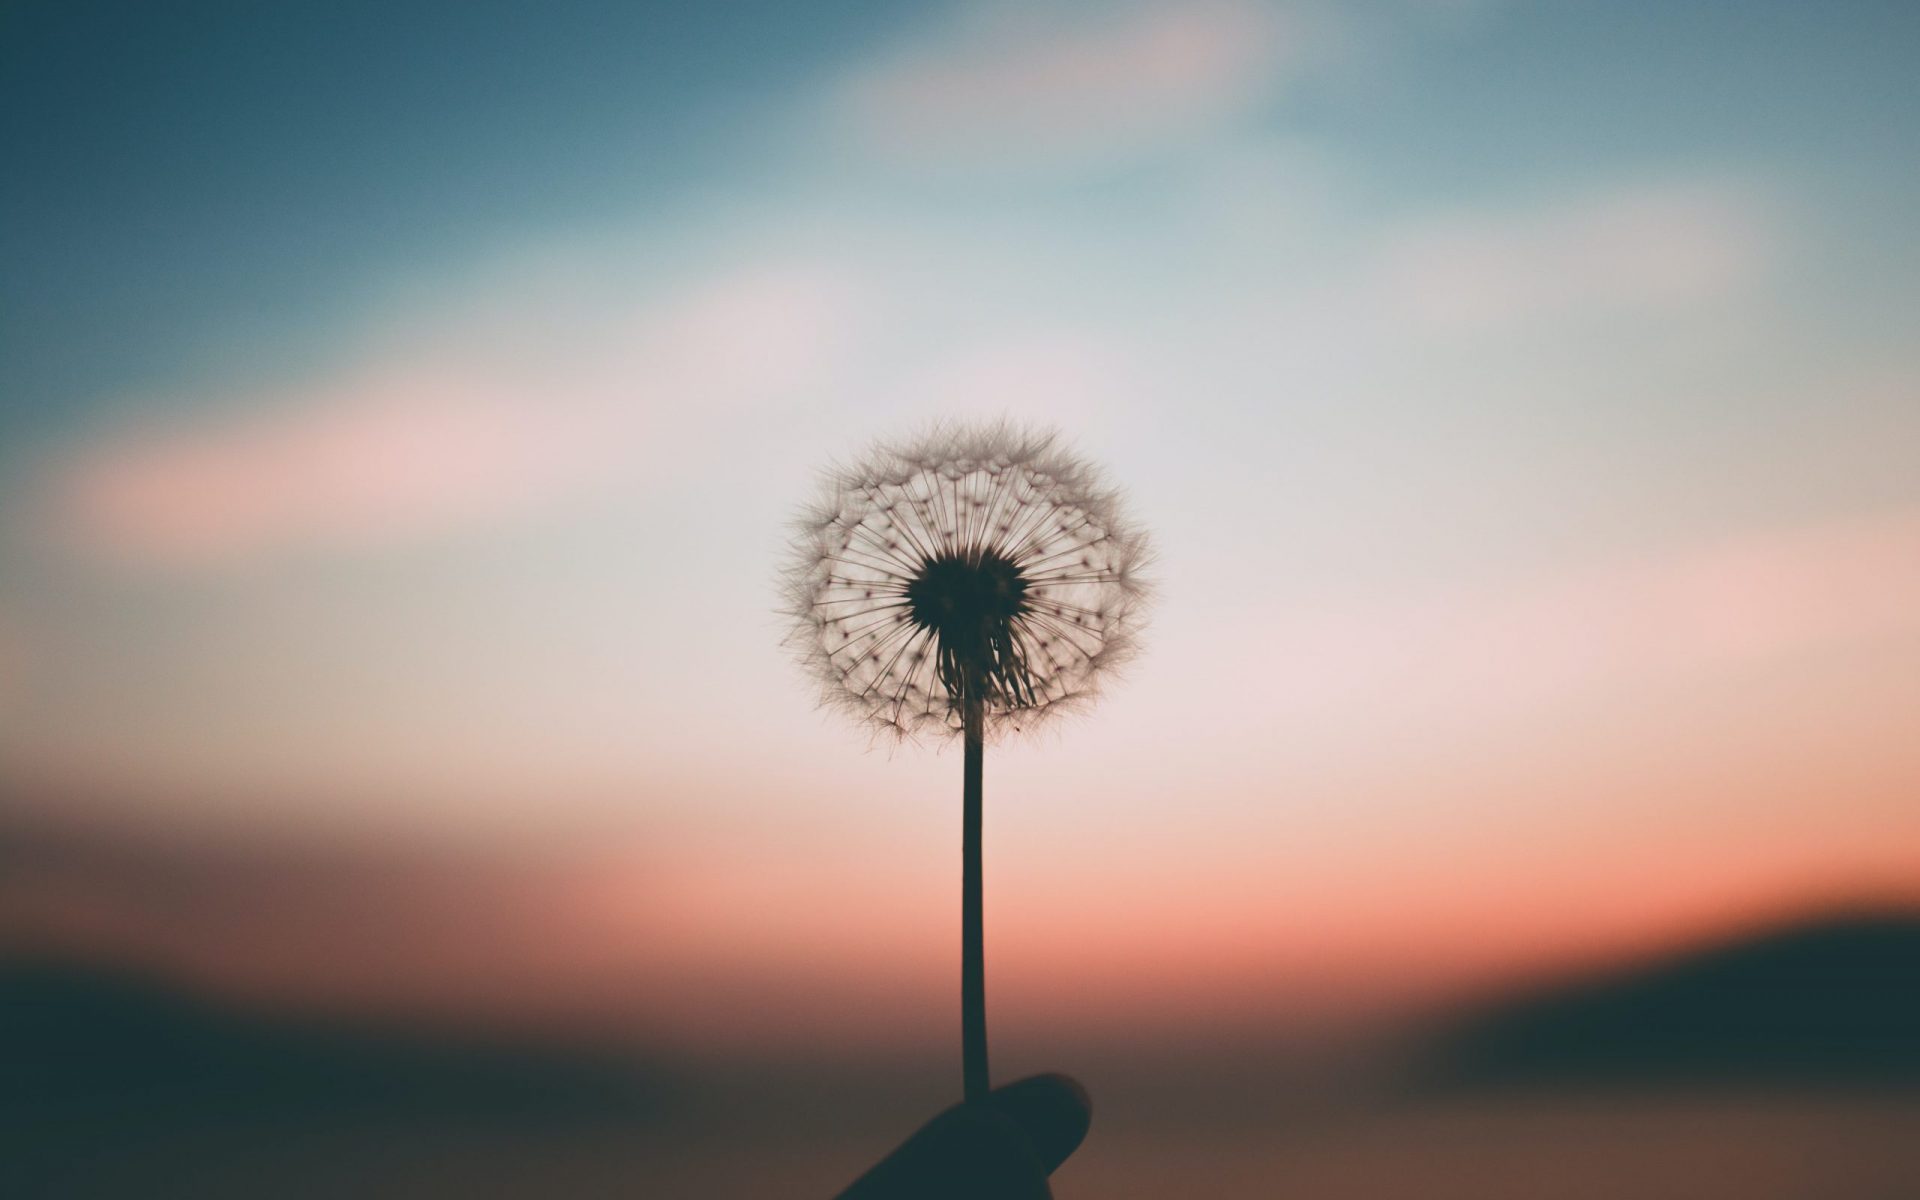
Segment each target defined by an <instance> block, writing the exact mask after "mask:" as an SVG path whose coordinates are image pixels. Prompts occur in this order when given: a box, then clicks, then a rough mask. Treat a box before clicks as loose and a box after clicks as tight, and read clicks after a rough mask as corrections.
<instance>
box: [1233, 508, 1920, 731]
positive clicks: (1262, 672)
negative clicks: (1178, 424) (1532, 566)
mask: <svg viewBox="0 0 1920 1200" xmlns="http://www.w3.org/2000/svg"><path fill="white" fill-rule="evenodd" d="M1249 626H1250V627H1251V628H1253V629H1257V631H1258V635H1257V636H1255V635H1254V634H1252V633H1250V632H1248V627H1249ZM1220 628H1221V630H1222V632H1224V633H1225V634H1226V635H1227V638H1226V644H1228V645H1232V646H1237V647H1244V646H1248V645H1257V646H1259V647H1261V652H1260V654H1258V655H1256V656H1254V659H1251V660H1249V659H1244V658H1243V659H1242V665H1243V669H1245V670H1247V671H1250V672H1254V673H1255V674H1256V676H1257V677H1260V678H1264V679H1268V680H1270V681H1272V691H1271V693H1270V694H1271V695H1272V698H1273V700H1274V702H1275V704H1276V706H1277V707H1278V708H1280V709H1284V710H1286V711H1289V712H1300V713H1307V712H1312V713H1321V714H1326V713H1331V712H1334V711H1337V710H1340V709H1353V710H1360V711H1364V712H1365V713H1367V715H1368V720H1369V722H1370V723H1372V722H1374V721H1376V720H1377V719H1378V718H1379V717H1380V715H1381V714H1382V712H1383V711H1387V710H1391V711H1394V712H1400V713H1423V714H1432V715H1443V716H1444V717H1445V718H1446V719H1448V720H1453V719H1460V718H1463V719H1469V720H1471V719H1476V718H1477V717H1480V716H1485V715H1487V714H1489V713H1506V712H1521V711H1528V710H1529V709H1531V708H1532V707H1533V706H1535V705H1537V704H1540V703H1547V702H1552V701H1555V700H1558V699H1562V698H1567V697H1573V696H1578V695H1581V694H1583V693H1589V692H1592V691H1595V690H1598V689H1607V688H1613V687H1623V686H1624V687H1637V686H1644V685H1645V684H1647V683H1648V682H1650V681H1662V680H1671V679H1684V678H1689V677H1697V676H1699V675H1702V674H1707V673H1713V672H1718V671H1724V670H1727V669H1731V668H1736V667H1739V666H1741V665H1744V664H1748V663H1757V662H1765V661H1769V660H1773V659H1778V658H1784V657H1787V656H1791V655H1795V654H1801V653H1807V652H1814V651H1820V650H1829V649H1832V648H1835V647H1843V646H1848V645H1859V644H1870V643H1871V642H1873V641H1874V640H1875V639H1880V638H1888V637H1896V636H1912V635H1914V634H1920V512H1916V511H1894V512H1887V513H1880V514H1871V515H1865V516H1861V517H1857V518H1853V519H1849V520H1840V521H1832V522H1827V523H1822V524H1812V525H1806V526H1800V527H1791V528H1784V529H1777V530H1767V531H1756V532H1753V533H1748V534H1744V535H1740V536H1735V537H1729V538H1727V539H1724V540H1721V541H1718V542H1713V543H1709V544H1705V545H1701V546H1699V547H1697V548H1695V549H1693V550H1691V551H1687V552H1679V553H1674V554H1671V555H1667V556H1663V557H1659V558H1652V559H1647V560H1642V561H1637V562H1634V561H1628V562H1616V563H1610V564H1596V565H1593V566H1590V567H1587V568H1584V569H1577V570H1571V571H1567V572H1563V573H1555V574H1551V575H1541V576H1535V577H1532V578H1519V579H1513V580H1509V581H1506V582H1502V583H1493V582H1489V583H1486V584H1483V585H1480V586H1477V587H1471V588H1462V589H1457V590H1451V591H1446V592H1436V593H1429V594H1426V595H1424V596H1423V595H1418V594H1416V595H1410V596H1407V597H1401V598H1396V599H1394V600H1391V601H1382V602H1378V603H1373V604H1343V605H1337V606H1331V607H1328V608H1325V609H1296V610H1292V611H1278V612H1276V611H1272V610H1269V609H1263V610H1262V611H1260V612H1258V613H1257V614H1250V615H1249V616H1248V617H1247V618H1246V621H1245V622H1244V623H1243V622H1232V623H1222V625H1221V627H1220ZM1272 715H1273V714H1272V712H1267V713H1265V714H1264V717H1263V719H1270V718H1271V716H1272Z"/></svg>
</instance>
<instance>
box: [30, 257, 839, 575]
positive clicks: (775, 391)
mask: <svg viewBox="0 0 1920 1200" xmlns="http://www.w3.org/2000/svg"><path fill="white" fill-rule="evenodd" d="M854 290H855V289H854V288H853V286H852V285H851V284H850V283H849V281H847V280H846V279H845V278H844V277H842V276H841V275H840V274H838V273H837V272H834V271H831V270H826V269H820V268H811V267H770V268H766V269H761V270H755V271H749V272H746V273H743V274H741V275H738V276H735V277H730V278H726V279H722V280H720V281H717V282H715V283H713V284H711V285H708V286H706V287H703V288H698V289H695V290H693V291H691V292H689V293H688V294H686V295H684V296H682V297H679V298H677V299H675V300H673V301H672V302H670V303H667V304H664V305H649V306H645V307H641V308H637V309H634V310H632V311H630V312H629V313H627V314H624V315H622V314H619V313H613V314H599V313H594V314H583V315H582V316H581V318H580V320H579V321H578V322H577V326H578V328H576V329H574V330H573V331H571V332H572V333H573V335H574V336H573V337H572V338H571V340H569V341H568V344H567V346H566V352H565V353H564V354H555V353H554V352H553V350H552V347H551V346H545V347H542V346H541V345H534V346H531V347H529V346H526V345H524V344H523V345H520V346H517V347H516V346H513V345H509V344H502V343H501V342H500V341H498V340H497V339H494V338H492V337H491V336H490V335H489V333H488V332H487V330H486V329H485V328H481V329H477V330H468V331H465V332H464V333H460V332H458V331H456V333H455V334H454V335H453V336H446V335H444V334H443V335H442V336H439V337H437V338H435V339H432V340H431V341H430V342H423V343H422V344H421V345H419V346H416V347H414V348H413V349H411V350H403V351H401V352H400V353H397V354H394V355H391V356H388V357H387V358H385V359H382V360H379V361H374V362H367V363H361V364H358V365H355V366H353V367H351V368H349V369H345V370H342V371H341V372H339V373H338V374H336V375H335V376H334V377H332V378H330V379H328V380H326V381H324V382H323V383H321V384H319V385H317V386H314V387H310V388H306V389H301V390H293V391H286V392H270V393H266V394H262V395H258V396H252V397H247V398H245V400H244V403H242V404H240V405H237V406H234V407H235V409H236V410H237V411H238V414H239V415H237V416H228V417H226V418H224V419H208V420H203V421H199V422H196V423H193V424H188V425H179V426H176V427H172V428H161V429H158V430H147V431H140V432H126V433H121V434H119V435H116V436H110V437H107V438H103V439H101V440H99V441H96V442H94V443H91V444H87V445H83V446H81V447H79V448H78V449H77V450H75V451H73V452H72V453H70V454H69V455H68V456H67V457H66V458H65V460H64V461H62V462H60V463H58V464H56V466H55V467H54V469H53V471H52V473H51V476H52V477H51V483H50V486H49V488H48V491H47V494H46V496H45V500H46V505H45V506H44V508H43V510H42V511H43V513H44V515H45V518H46V520H47V521H48V523H49V525H50V527H51V530H52V533H53V537H54V540H55V541H56V542H58V543H59V544H61V545H64V546H66V547H68V548H71V549H74V550H77V551H79V552H80V553H82V554H83V555H85V556H88V557H94V558H99V559H104V560H107V561H112V562H118V563H122V564H129V565H136V566H144V567H163V568H189V567H196V566H210V565H216V564H225V563H230V562H233V561H236V560H244V559H251V558H253V557H255V556H258V555H261V554H270V553H276V552H282V551H287V550H300V551H313V550H336V551H337V550H347V549H356V548H367V547H375V546H381V545H388V544H393V543H397V542H407V541H413V540H417V539H420V538H423V537H430V536H437V535H444V534H449V533H455V532H459V531H461V530H466V529H472V528H485V527H488V526H491V525H497V524H498V523H500V522H503V521H506V520H509V519H512V518H514V517H516V516H518V515H521V514H525V513H529V512H535V511H540V510H542V509H547V508H551V507H553V506H556V505H559V504H562V503H565V502H568V501H572V500H577V499H580V498H581V497H583V496H587V495H590V494H592V493H594V492H595V491H596V489H601V488H604V487H607V486H610V485H615V484H617V483H618V482H619V481H620V480H621V479H623V478H626V477H630V476H633V475H636V474H638V473H639V472H638V471H637V468H639V467H640V466H642V465H643V464H648V463H650V462H652V461H653V460H654V453H653V446H654V444H655V442H656V441H657V438H658V434H659V432H660V431H661V430H662V429H663V428H665V429H672V430H675V431H678V432H684V430H685V429H686V427H687V425H688V423H689V422H690V421H694V420H710V421H713V420H722V419H726V418H727V417H728V415H729V414H737V413H738V411H739V410H740V409H741V408H742V407H750V406H752V405H755V404H766V403H772V402H777V401H778V400H779V399H780V398H781V397H783V396H787V395H789V394H792V393H794V392H796V391H797V390H800V389H803V388H805V387H807V386H810V385H812V384H814V383H816V382H817V381H818V380H819V379H820V378H821V377H822V375H823V373H825V372H828V371H830V370H832V369H833V367H834V366H835V364H836V363H837V362H838V361H839V358H840V357H841V356H842V355H843V354H844V353H845V352H846V350H847V348H848V345H849V341H848V339H849V338H850V336H851V329H852V327H853V323H854V321H855V319H856V315H855V311H854V310H855V307H856V300H855V297H854ZM581 328H584V329H585V331H586V332H585V334H584V336H583V335H581V333H580V329H581ZM535 340H536V342H537V341H538V339H535Z"/></svg>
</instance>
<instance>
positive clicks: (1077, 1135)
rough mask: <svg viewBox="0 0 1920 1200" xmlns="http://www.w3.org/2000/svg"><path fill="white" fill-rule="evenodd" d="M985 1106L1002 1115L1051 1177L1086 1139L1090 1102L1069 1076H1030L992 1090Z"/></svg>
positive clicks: (1084, 1090)
mask: <svg viewBox="0 0 1920 1200" xmlns="http://www.w3.org/2000/svg"><path fill="white" fill-rule="evenodd" d="M987 1103H989V1104H991V1105H992V1106H993V1107H994V1108H995V1109H996V1110H998V1111H999V1112H1001V1113H1003V1114H1005V1115H1006V1116H1007V1118H1008V1119H1009V1120H1011V1121H1012V1122H1013V1123H1014V1125H1015V1126H1016V1127H1017V1128H1018V1129H1019V1130H1020V1132H1021V1134H1022V1135H1023V1136H1024V1137H1025V1138H1026V1139H1027V1141H1028V1142H1029V1143H1030V1144H1031V1145H1032V1146H1033V1151H1034V1154H1035V1156H1037V1157H1038V1158H1039V1159H1040V1161H1041V1162H1042V1163H1044V1164H1045V1166H1046V1169H1047V1172H1048V1173H1049V1174H1051V1173H1052V1172H1053V1171H1055V1170H1057V1169H1058V1168H1059V1166H1060V1164H1061V1163H1064V1162H1066V1161H1067V1158H1068V1156H1070V1155H1071V1154H1072V1153H1073V1152H1074V1151H1075V1150H1077V1149H1079V1147H1080V1143H1081V1142H1083V1141H1085V1140H1086V1136H1087V1130H1088V1128H1089V1127H1090V1126H1091V1125H1092V1123H1093V1100H1092V1098H1091V1097H1089V1096H1088V1095H1087V1089H1086V1088H1084V1087H1082V1086H1081V1085H1080V1081H1079V1080H1077V1079H1074V1078H1073V1077H1072V1076H1070V1075H1061V1074H1057V1073H1049V1074H1045V1075H1033V1076H1030V1077H1028V1078H1026V1079H1022V1080H1019V1081H1018V1082H1015V1083H1009V1084H1007V1085H1006V1086H1005V1087H1000V1088H996V1089H994V1090H993V1092H992V1093H990V1094H989V1095H988V1097H987Z"/></svg>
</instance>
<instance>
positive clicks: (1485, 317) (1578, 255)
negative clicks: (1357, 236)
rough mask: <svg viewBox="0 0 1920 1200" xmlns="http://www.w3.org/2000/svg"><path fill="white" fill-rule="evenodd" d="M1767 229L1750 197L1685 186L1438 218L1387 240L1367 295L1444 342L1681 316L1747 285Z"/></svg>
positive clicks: (1762, 257)
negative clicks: (1583, 322)
mask: <svg viewBox="0 0 1920 1200" xmlns="http://www.w3.org/2000/svg"><path fill="white" fill-rule="evenodd" d="M1770 225H1771V222H1770V220H1769V215H1768V213H1767V210H1766V207H1765V206H1764V205H1763V204H1762V203H1761V202H1760V201H1759V199H1758V198H1757V197H1756V196H1755V195H1754V194H1752V193H1751V192H1750V191H1748V190H1745V189H1741V188H1737V187H1732V186H1726V185H1716V184H1703V183H1694V182H1670V183H1660V184H1654V185H1650V186H1643V187H1637V188H1624V189H1618V190H1614V191H1611V192H1608V193H1606V194H1603V195H1599V196H1597V197H1593V198H1588V199H1583V200H1579V201H1576V202H1573V203H1569V204H1563V205H1560V206H1550V207H1546V208H1543V209H1538V210H1534V211H1531V212H1517V213H1504V214H1485V213H1470V214H1463V215H1456V216H1448V217H1439V218H1435V219H1432V220H1428V221H1424V222H1421V223H1418V224H1416V225H1413V226H1411V227H1409V228H1406V229H1403V230H1402V231H1400V232H1399V233H1398V234H1396V235H1392V236H1391V237H1390V240H1389V242H1388V244H1387V246H1386V248H1385V249H1384V251H1383V252H1382V256H1381V260H1380V262H1379V264H1378V266H1377V268H1376V271H1375V274H1374V276H1373V278H1372V280H1371V283H1370V286H1369V291H1370V294H1371V295H1372V296H1373V297H1374V299H1375V301H1376V302H1377V303H1379V304H1381V305H1382V306H1383V307H1385V308H1386V309H1388V310H1389V311H1391V312H1393V313H1395V314H1397V315H1399V316H1402V317H1404V318H1406V319H1408V320H1410V321H1411V322H1412V323H1414V324H1415V325H1417V326H1419V327H1421V328H1425V329H1428V330H1431V331H1433V332H1437V333H1442V334H1453V335H1480V334H1487V333H1497V332H1505V331H1513V330H1519V329H1525V328H1528V327H1531V326H1534V325H1536V324H1540V323H1544V322H1547V321H1550V320H1553V319H1555V318H1559V317H1564V316H1568V315H1575V314H1582V313H1592V312H1600V313H1606V312H1617V311H1621V310H1652V311H1662V312H1669V311H1680V310H1684V309H1685V308H1687V307H1688V306H1689V305H1693V304H1697V303H1699V302H1701V301H1705V300H1713V299H1717V298H1721V297H1724V296H1727V295H1729V294H1732V293H1734V292H1736V291H1737V290H1739V289H1740V288H1742V287H1745V286H1747V285H1748V284H1750V283H1751V282H1753V280H1754V279H1755V278H1756V277H1757V276H1759V275H1760V274H1761V273H1762V271H1763V270H1764V268H1765V267H1766V265H1767V263H1768V261H1769V260H1770V258H1771V256H1772V248H1773V247H1772V240H1773V239H1772V234H1771V229H1770Z"/></svg>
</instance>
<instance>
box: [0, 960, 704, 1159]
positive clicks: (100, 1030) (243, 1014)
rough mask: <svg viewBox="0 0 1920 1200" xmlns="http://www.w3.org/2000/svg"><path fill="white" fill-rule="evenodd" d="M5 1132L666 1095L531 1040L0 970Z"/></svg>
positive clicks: (607, 1103) (512, 1110) (6, 965)
mask: <svg viewBox="0 0 1920 1200" xmlns="http://www.w3.org/2000/svg"><path fill="white" fill-rule="evenodd" d="M0 1063H4V1064H5V1070H4V1071H0V1123H4V1124H14V1125H18V1124H20V1123H23V1122H25V1123H35V1122H46V1121H66V1120H71V1119H74V1118H78V1119H82V1120H89V1121H98V1120H113V1119H115V1118H119V1119H126V1120H136V1121H145V1120H155V1119H158V1120H183V1121H191V1120H202V1119H209V1118H211V1119H218V1120H228V1119H232V1118H240V1117H245V1118H257V1117H272V1116H276V1115H280V1116H289V1117H294V1118H309V1117H316V1116H322V1115H327V1116H346V1115H352V1114H363V1115H367V1116H372V1117H377V1118H392V1117H399V1116H454V1117H463V1118H472V1117H492V1116H498V1117H504V1118H510V1119H513V1120H515V1121H526V1120H538V1119H540V1118H542V1117H548V1116H551V1117H556V1118H576V1117H579V1116H584V1115H590V1114H593V1113H600V1112H604V1113H609V1114H611V1113H620V1114H628V1115H631V1114H634V1113H637V1112H642V1111H646V1110H649V1109H651V1108H653V1107H654V1106H656V1105H657V1104H658V1103H659V1102H660V1101H661V1100H662V1098H663V1096H664V1094H665V1091H666V1085H665V1083H664V1081H663V1080H662V1079H661V1078H660V1077H659V1076H657V1075H655V1074H654V1073H651V1072H647V1071H643V1070H642V1069H640V1068H639V1067H638V1066H636V1065H635V1064H633V1063H631V1062H628V1061H625V1060H621V1059H619V1058H615V1057H611V1056H606V1055H600V1054H594V1053H590V1052H587V1051H584V1050H576V1049H567V1048H560V1047H555V1046H548V1045H544V1044H536V1043H519V1042H510V1041H505V1040H490V1039H486V1038H478V1037H466V1036H457V1035H451V1034H447V1033H443V1032H438V1031H433V1030H425V1029H415V1028H410V1027H405V1026H376V1025H356V1024H349V1023H343V1022H334V1021H327V1020H321V1019H310V1018H298V1017H291V1016H284V1015H276V1014H270V1013H265V1012H256V1011H244V1010H240V1009H237V1008H229V1007H225V1006H222V1005H219V1004H216V1003H214V1002H212V1001H209V1000H205V999H202V998H199V997H196V996H193V995H190V994H188V993H186V992H184V991H180V990H177V989H175V988H173V987H170V986H168V985H166V984H164V983H161V982H159V981H157V980H153V979H149V978H147V977H144V976H141V975H139V974H135V973H129V972H122V971H116V970H112V969H109V968H104V967H96V966H85V965H79V964H75V963H71V962H65V961H60V960H54V959H27V960H13V961H8V962H0Z"/></svg>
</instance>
